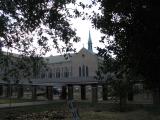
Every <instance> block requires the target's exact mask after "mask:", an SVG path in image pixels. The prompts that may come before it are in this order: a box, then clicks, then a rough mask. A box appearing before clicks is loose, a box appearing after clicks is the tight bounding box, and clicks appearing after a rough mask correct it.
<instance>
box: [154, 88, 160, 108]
mask: <svg viewBox="0 0 160 120" xmlns="http://www.w3.org/2000/svg"><path fill="white" fill-rule="evenodd" d="M153 104H154V105H160V88H154V89H153Z"/></svg>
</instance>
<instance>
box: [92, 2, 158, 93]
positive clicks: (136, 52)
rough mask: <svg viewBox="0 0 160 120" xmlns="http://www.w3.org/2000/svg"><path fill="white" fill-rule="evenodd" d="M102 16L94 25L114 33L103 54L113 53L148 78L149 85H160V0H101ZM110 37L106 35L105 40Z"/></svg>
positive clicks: (103, 38) (122, 62)
mask: <svg viewBox="0 0 160 120" xmlns="http://www.w3.org/2000/svg"><path fill="white" fill-rule="evenodd" d="M98 2H100V4H101V8H100V9H101V11H102V15H96V14H95V16H94V19H93V23H94V25H95V26H96V27H97V28H99V29H100V30H101V32H102V33H104V34H106V35H109V36H113V37H114V40H109V41H108V43H109V45H108V46H106V48H105V49H100V50H101V51H100V52H102V53H103V54H108V53H111V52H113V53H114V54H115V55H116V60H117V62H118V63H119V66H124V65H125V66H126V67H127V69H126V70H128V69H129V70H131V71H132V72H134V73H136V75H137V74H141V75H143V76H144V77H145V83H147V86H148V87H149V88H152V90H153V89H155V88H158V89H159V88H160V81H159V79H160V77H159V71H160V54H159V51H160V44H159V34H160V22H159V21H160V17H159V13H158V11H159V9H160V8H159V7H158V4H157V2H156V1H151V0H138V1H133V0H123V1H122V0H98ZM105 40H106V36H104V37H102V42H104V41H105Z"/></svg>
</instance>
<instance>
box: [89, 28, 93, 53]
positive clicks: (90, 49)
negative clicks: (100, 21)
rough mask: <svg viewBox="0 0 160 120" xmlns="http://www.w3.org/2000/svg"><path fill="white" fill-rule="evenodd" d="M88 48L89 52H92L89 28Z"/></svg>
mask: <svg viewBox="0 0 160 120" xmlns="http://www.w3.org/2000/svg"><path fill="white" fill-rule="evenodd" d="M88 50H89V51H90V52H93V50H92V39H91V33H90V30H89V37H88Z"/></svg>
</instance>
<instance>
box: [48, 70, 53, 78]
mask: <svg viewBox="0 0 160 120" xmlns="http://www.w3.org/2000/svg"><path fill="white" fill-rule="evenodd" d="M48 77H49V78H52V70H50V71H49V75H48Z"/></svg>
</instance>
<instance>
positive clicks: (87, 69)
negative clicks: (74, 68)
mask: <svg viewBox="0 0 160 120" xmlns="http://www.w3.org/2000/svg"><path fill="white" fill-rule="evenodd" d="M88 73H89V72H88V66H86V77H88Z"/></svg>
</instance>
